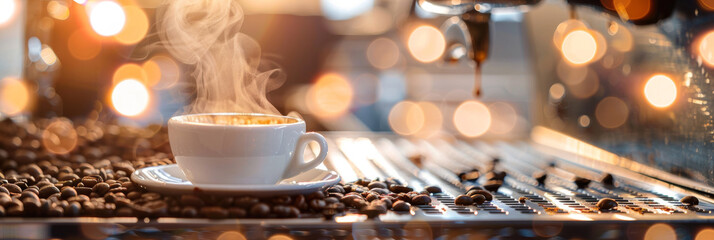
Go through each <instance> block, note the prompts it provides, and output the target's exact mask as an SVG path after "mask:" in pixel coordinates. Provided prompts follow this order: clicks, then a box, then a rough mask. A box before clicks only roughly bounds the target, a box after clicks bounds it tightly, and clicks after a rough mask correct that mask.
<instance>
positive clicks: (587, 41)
mask: <svg viewBox="0 0 714 240" xmlns="http://www.w3.org/2000/svg"><path fill="white" fill-rule="evenodd" d="M597 45H598V44H597V42H596V41H595V37H594V36H593V35H592V34H591V33H590V32H588V31H585V30H575V31H572V32H570V33H568V35H566V36H565V39H563V45H562V46H561V52H562V53H563V58H565V60H567V61H568V62H570V63H572V64H575V65H581V64H586V63H589V62H591V61H592V60H593V59H594V58H595V54H597Z"/></svg>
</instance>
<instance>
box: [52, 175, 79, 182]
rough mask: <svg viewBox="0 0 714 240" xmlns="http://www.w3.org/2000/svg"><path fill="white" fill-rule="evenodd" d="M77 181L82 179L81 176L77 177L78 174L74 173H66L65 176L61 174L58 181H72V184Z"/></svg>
mask: <svg viewBox="0 0 714 240" xmlns="http://www.w3.org/2000/svg"><path fill="white" fill-rule="evenodd" d="M77 179H80V178H79V176H77V174H74V173H66V174H64V175H63V174H60V177H59V178H58V179H57V180H60V181H72V182H73V181H75V180H77Z"/></svg>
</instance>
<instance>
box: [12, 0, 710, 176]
mask: <svg viewBox="0 0 714 240" xmlns="http://www.w3.org/2000/svg"><path fill="white" fill-rule="evenodd" d="M161 2H162V1H161V0H142V1H138V0H137V1H133V0H95V1H93V0H74V1H71V0H36V1H35V0H33V1H22V0H0V43H1V44H0V79H2V80H1V82H0V116H3V117H12V118H14V119H20V120H22V119H33V118H44V117H59V116H61V117H67V118H69V119H104V120H105V121H114V122H118V123H121V124H126V125H136V126H147V125H150V124H164V123H165V122H166V121H167V119H168V118H169V117H171V116H173V115H174V114H176V113H178V112H180V110H181V109H182V107H183V106H184V105H186V104H187V103H188V102H190V101H191V99H190V95H191V94H190V93H191V92H192V91H193V90H192V89H191V85H190V83H192V82H193V79H191V76H190V74H189V73H190V71H191V68H190V66H185V65H183V64H181V63H179V62H177V61H175V60H174V59H173V57H172V56H171V55H170V54H169V53H167V52H164V51H161V50H160V49H156V48H153V47H152V45H151V43H152V42H155V41H156V40H157V38H158V36H157V34H156V32H155V31H156V30H155V28H156V27H155V22H156V17H155V15H156V11H157V9H159V8H160V6H161ZM240 2H241V5H242V7H243V10H244V12H245V13H246V18H245V21H244V24H243V32H244V33H246V34H248V35H250V36H251V37H253V38H254V39H255V40H257V41H258V43H259V44H260V46H261V47H262V52H263V60H265V61H270V62H272V63H276V64H277V65H279V66H281V68H282V70H283V72H284V74H285V76H286V81H284V82H282V83H281V84H282V85H280V87H278V88H276V89H274V90H273V91H271V92H269V93H268V97H269V99H270V100H271V102H272V103H273V104H274V105H275V106H276V107H277V108H278V110H279V111H280V112H281V113H283V114H289V113H293V114H295V113H297V114H299V115H300V116H301V117H303V118H304V119H306V121H307V123H308V129H309V130H313V131H375V132H394V133H396V134H398V135H402V136H406V137H413V138H433V137H445V138H450V137H459V138H485V139H505V140H509V139H532V140H533V141H535V142H538V143H541V144H547V145H552V146H556V147H559V148H561V149H563V150H566V151H571V152H576V153H580V154H584V155H586V156H590V157H597V158H602V159H604V160H606V161H611V162H616V161H618V158H617V157H616V156H615V155H609V152H613V153H615V154H617V155H619V156H624V157H626V158H628V159H632V160H635V161H636V162H638V163H641V164H644V165H647V166H652V167H655V168H656V169H662V170H665V171H668V172H673V173H675V174H676V175H678V176H679V177H683V178H686V179H694V180H696V181H699V182H704V183H707V184H714V161H712V159H713V157H714V152H713V151H712V150H714V147H713V146H712V142H713V141H714V125H712V123H713V122H712V116H711V113H710V107H711V105H712V103H711V101H712V99H714V98H712V94H714V92H713V89H712V87H711V83H710V74H711V73H712V71H714V30H713V27H714V17H712V16H713V15H714V0H686V1H673V0H671V1H666V0H569V1H564V0H543V1H522V2H524V3H527V4H524V5H519V6H515V7H511V6H501V5H499V3H498V1H478V2H486V3H488V2H496V3H494V4H476V3H474V1H423V0H422V1H413V0H351V1H340V0H301V1H291V0H262V1H249V0H245V1H240ZM464 8H468V9H467V10H472V9H475V10H476V11H477V12H479V14H476V16H479V17H481V16H485V17H486V21H485V26H486V30H485V31H484V30H483V29H481V30H479V29H474V28H472V26H479V25H468V26H467V25H465V23H464V21H465V20H464V19H466V18H465V15H462V14H464V11H462V10H463V9H464ZM481 13H483V14H485V15H482V14H481ZM474 21H478V20H474ZM481 27H483V25H481ZM469 31H471V32H470V34H469ZM477 40H478V41H479V44H481V45H475V44H472V43H474V42H477ZM483 41H485V42H483ZM479 54H482V55H483V56H487V57H486V58H485V61H483V59H480V60H479V57H481V56H482V55H479ZM474 59H476V60H477V61H474ZM477 62H478V64H477ZM474 89H478V91H479V93H480V94H479V96H478V97H476V96H474V92H475V90H474ZM605 150H607V151H609V152H606V151H605Z"/></svg>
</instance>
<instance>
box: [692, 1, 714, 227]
mask: <svg viewBox="0 0 714 240" xmlns="http://www.w3.org/2000/svg"><path fill="white" fill-rule="evenodd" d="M713 6H714V5H713ZM706 239H714V229H711V228H706V229H702V230H701V231H699V233H697V236H695V237H694V240H706Z"/></svg>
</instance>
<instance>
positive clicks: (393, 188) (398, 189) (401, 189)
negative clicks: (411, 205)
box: [389, 184, 414, 193]
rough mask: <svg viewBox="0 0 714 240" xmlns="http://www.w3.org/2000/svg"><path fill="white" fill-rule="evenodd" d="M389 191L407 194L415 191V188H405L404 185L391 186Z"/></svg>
mask: <svg viewBox="0 0 714 240" xmlns="http://www.w3.org/2000/svg"><path fill="white" fill-rule="evenodd" d="M389 191H392V192H395V193H405V192H411V191H414V189H413V188H411V187H408V186H404V185H396V184H395V185H391V186H389Z"/></svg>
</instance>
